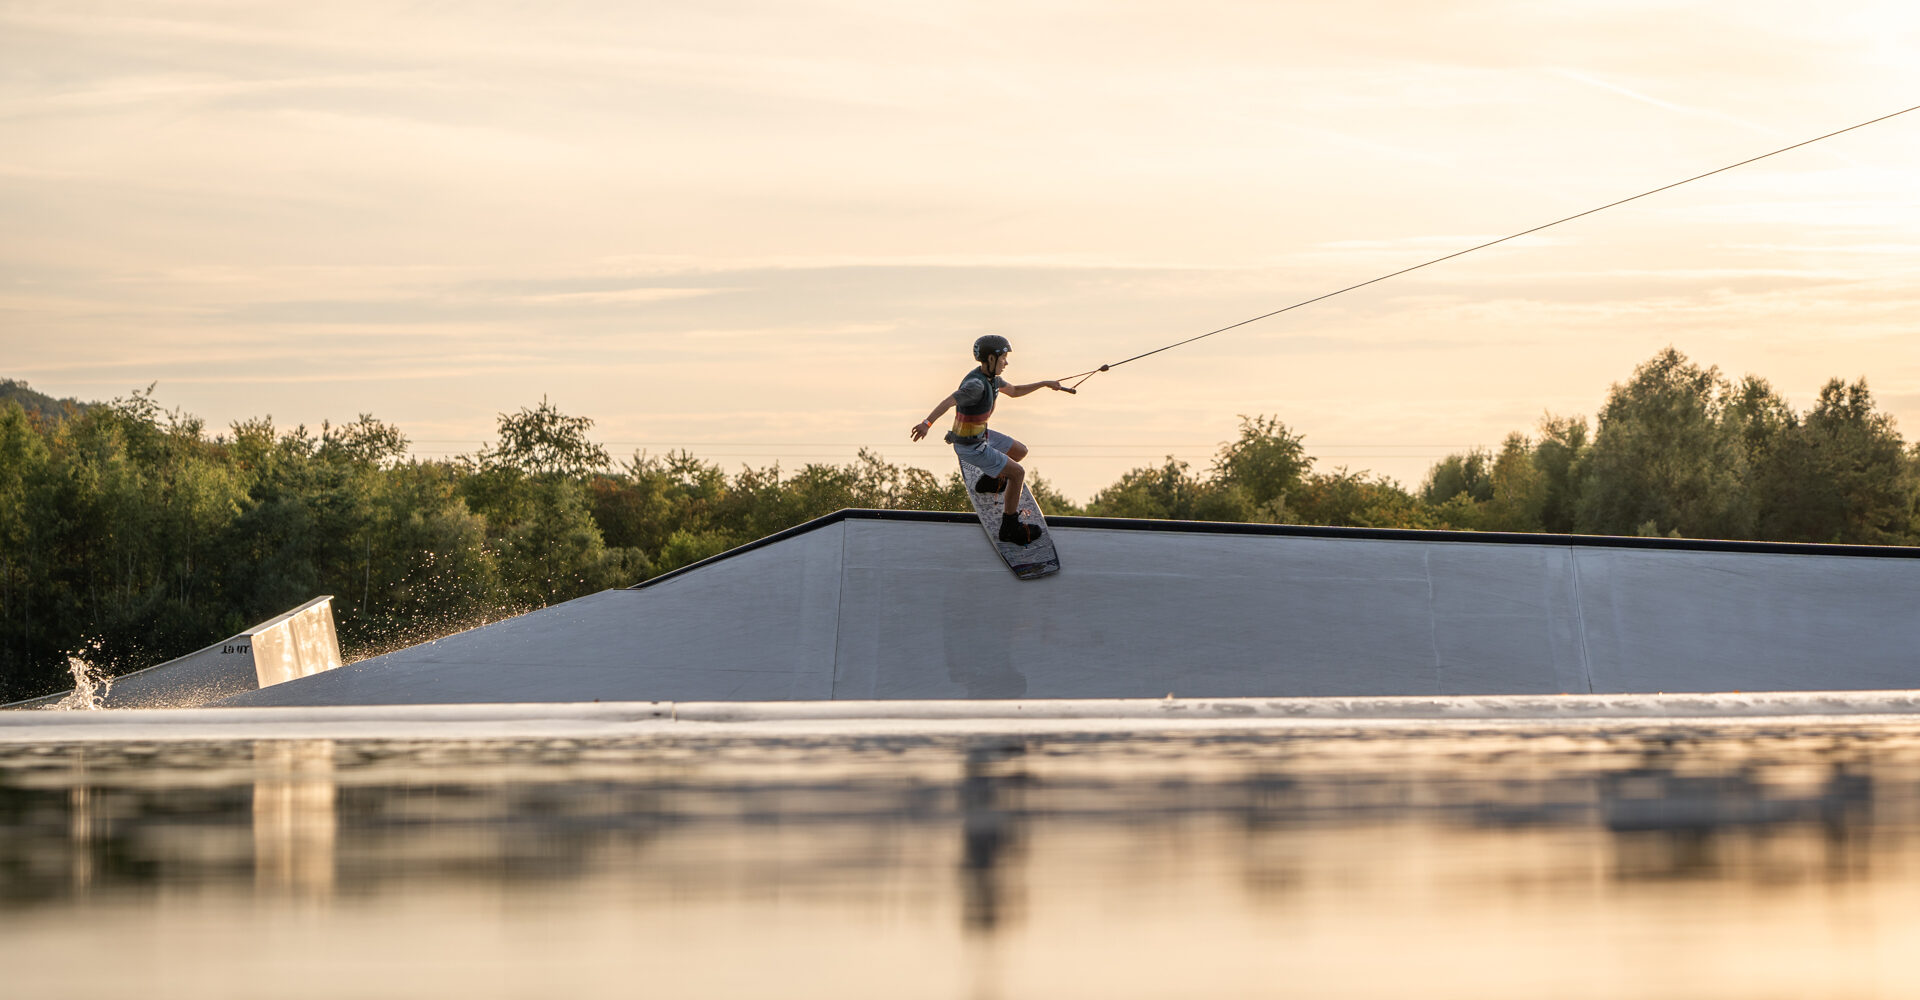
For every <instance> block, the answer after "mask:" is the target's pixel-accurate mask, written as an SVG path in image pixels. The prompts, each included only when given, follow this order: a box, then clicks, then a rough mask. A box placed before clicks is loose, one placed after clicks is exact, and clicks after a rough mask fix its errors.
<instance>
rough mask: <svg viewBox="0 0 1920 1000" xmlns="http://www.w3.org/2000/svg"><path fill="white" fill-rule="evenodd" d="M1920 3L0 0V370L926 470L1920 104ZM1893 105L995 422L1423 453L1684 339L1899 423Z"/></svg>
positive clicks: (1904, 396) (702, 449)
mask: <svg viewBox="0 0 1920 1000" xmlns="http://www.w3.org/2000/svg"><path fill="white" fill-rule="evenodd" d="M1916 52H1920V6H1917V5H1915V4H1913V3H1912V2H1911V0H1906V2H1886V3H1849V2H1845V0H1841V2H1835V3H1824V4H1808V3H1804V2H1770V0H1761V2H1754V0H1741V2H1737V3H1735V2H1712V3H1691V4H1688V3H1658V4H1655V3H1635V2H1623V0H1605V2H1584V0H1582V2H1567V0H1553V2H1541V3H1516V2H1481V0H1461V2H1443V3H1435V2H1366V0H1357V2H1356V0H1344V2H1340V3H1331V2H1329V3H1255V2H1212V0H1188V2H1182V3H1127V2H1113V0H1107V2H1100V3H1068V2H1044V0H1041V2H1036V0H1021V2H1018V3H973V4H956V3H952V2H940V3H920V2H912V0H846V2H806V0H780V2H762V0H699V2H691V0H687V2H682V0H643V2H639V3H614V2H577V3H568V2H549V3H540V4H524V3H484V2H472V3H459V4H440V3H434V4H419V3H404V2H393V0H382V2H377V3H372V2H368V3H362V2H357V0H329V2H326V3H319V4H315V3H265V2H233V3H220V2H208V3H190V2H180V3H174V2H147V3H119V2H107V3H87V2H74V0H62V2H50V3H33V2H18V0H0V234H4V235H3V236H0V377H12V378H19V379H24V380H26V381H28V382H29V383H31V384H32V385H33V387H34V388H36V389H39V390H40V391H42V392H47V393H50V394H53V395H56V396H78V397H80V398H83V399H106V398H112V397H114V396H120V395H125V394H127V393H128V392H130V391H131V390H133V389H135V388H138V387H143V386H145V385H146V384H147V383H149V382H158V383H159V386H158V390H157V398H158V399H159V400H160V401H161V402H162V403H163V404H164V405H167V406H169V407H172V406H178V407H180V408H182V409H184V410H186V411H188V412H190V413H193V414H197V415H199V416H201V417H203V418H205V419H206V420H207V422H208V424H209V425H210V426H211V427H213V428H221V427H224V426H225V425H226V424H228V423H229V422H231V421H235V420H239V419H243V418H247V417H251V416H259V415H264V414H271V415H272V416H273V417H274V419H275V420H276V421H277V422H278V423H281V424H283V425H289V426H290V425H292V424H296V423H306V424H308V425H317V424H318V423H319V422H320V421H321V420H323V419H331V420H334V421H336V422H338V421H343V420H350V419H352V418H353V417H354V416H356V415H357V414H359V413H362V412H368V413H372V414H373V415H375V416H376V417H379V418H381V419H383V420H387V421H390V422H393V423H396V424H398V425H399V426H400V427H401V428H402V429H403V430H404V431H405V432H406V433H407V434H408V435H410V436H411V437H412V438H413V440H414V447H415V450H416V453H418V454H420V455H422V456H429V457H431V456H443V455H449V454H454V453H460V452H468V451H472V450H473V449H474V448H476V447H477V446H479V445H480V444H481V443H483V442H485V441H488V440H490V439H491V438H492V435H493V426H494V419H495V416H496V414H498V413H499V412H501V411H510V410H515V409H518V408H520V407H522V406H529V405H532V404H534V403H537V402H538V401H539V400H540V399H541V397H542V396H543V395H544V396H546V397H548V398H549V399H551V400H552V401H553V402H554V403H555V404H556V405H557V406H558V407H559V408H560V409H562V410H563V411H565V412H568V413H571V414H577V415H583V416H588V417H592V418H593V419H594V420H595V421H597V426H596V428H595V433H596V434H597V436H598V437H599V439H600V440H602V441H603V442H605V443H606V444H607V446H608V448H609V450H611V451H613V452H614V453H615V454H616V455H618V456H624V455H626V454H629V453H631V452H633V451H635V450H638V449H643V448H644V449H646V450H648V451H652V452H661V451H664V450H667V449H670V448H678V447H685V448H689V449H691V450H692V451H694V452H695V453H696V454H699V455H701V456H703V457H706V458H709V459H712V460H715V461H719V462H721V463H723V464H724V465H726V466H727V467H728V468H729V469H734V468H737V467H738V466H739V465H740V464H742V463H747V464H752V465H755V466H763V465H767V464H770V463H772V462H775V461H778V462H780V463H781V464H782V465H783V466H786V467H789V468H791V467H795V466H797V465H799V464H801V463H804V462H807V461H833V462H839V461H845V460H846V459H848V458H850V457H852V455H853V453H854V451H855V449H856V448H858V447H860V446H863V445H864V446H869V447H872V448H874V449H875V450H876V451H878V452H879V453H880V454H881V455H882V456H884V457H885V458H887V459H889V460H892V461H896V462H902V463H912V464H918V465H924V466H926V467H929V468H934V469H938V470H941V471H942V472H944V471H945V470H946V469H948V468H949V467H950V465H951V462H952V457H951V453H950V451H949V450H948V449H947V448H945V447H944V446H942V445H939V444H937V443H936V442H935V441H931V440H930V441H928V442H925V443H921V444H912V443H910V442H909V441H908V440H907V431H908V428H909V427H910V426H911V425H912V424H913V423H914V422H915V421H916V420H918V419H919V418H920V417H922V416H924V415H925V414H926V412H927V411H928V410H929V409H930V408H931V407H932V406H933V404H934V403H935V402H937V401H938V400H939V399H940V398H941V397H942V396H944V395H945V394H946V393H947V392H949V391H950V390H951V389H952V388H953V386H954V384H955V383H956V382H957V381H958V380H959V378H960V376H961V375H962V374H963V373H964V371H965V370H966V369H967V368H968V367H969V366H970V365H971V364H972V361H971V359H970V358H969V356H968V347H969V345H970V344H971V342H972V341H973V339H974V338H975V337H976V336H979V335H980V334H982V333H988V332H997V333H1002V334H1004V335H1006V336H1007V337H1009V338H1011V339H1012V341H1013V343H1014V347H1015V351H1014V355H1013V366H1012V369H1011V370H1010V371H1009V372H1008V375H1009V377H1011V378H1012V379H1013V380H1015V381H1027V380H1032V379H1039V378H1048V377H1058V376H1061V375H1066V374H1070V373H1073V372H1076V371H1081V370H1084V369H1087V368H1092V367H1094V366H1096V365H1098V364H1099V363H1101V362H1103V361H1115V360H1119V359H1120V358H1123V357H1126V356H1129V355H1133V354H1137V353H1140V352H1141V351H1145V350H1149V349H1151V348H1153V347H1157V346H1160V345H1162V344H1165V343H1168V342H1170V341H1173V340H1178V339H1181V338H1184V337H1189V336H1192V335H1194V334H1197V333H1203V332H1206V331H1207V330H1211V329H1214V328H1217V327H1220V326H1225V325H1227V324H1229V323H1233V322H1237V321H1239V320H1243V319H1246V318H1248V317H1250V316H1254V315H1257V314H1260V313H1263V312H1268V311H1270V310H1273V309H1277V308H1280V307H1281V306H1284V305H1288V304H1290V303H1292V302H1295V301H1298V300H1301V299H1305V298H1309V297H1312V296H1315V295H1319V294H1322V293H1324V292H1327V291H1331V290H1333V289H1335V288H1339V287H1342V286H1345V285H1349V284H1352V283H1354V282H1357V281H1363V280H1366V279H1368V278H1372V277H1375V276H1377V275H1379V274H1383V273H1385V272H1388V271H1392V270H1396V269H1398V268H1401V267H1405V266H1407V265H1410V264H1414V263H1418V262H1420V261H1422V260H1425V259H1428V258H1431V257H1435V256H1438V255H1440V254H1443V253H1448V252H1451V251H1453V250H1457V249H1461V248H1463V247H1466V246H1470V245H1473V244H1475V243H1478V242H1483V241H1485V240H1487V239H1491V238H1495V237H1498V236H1502V235H1506V234H1508V233H1511V232H1515V231H1518V230H1522V229H1526V228H1528V227H1530V226H1534V225H1537V224H1540V223H1542V222H1546V221H1550V220H1552V219H1556V218H1559V217H1561V216H1565V215H1569V214H1572V213H1574V212H1578V211H1582V210H1584V209H1588V208H1592V207H1594V206H1596V205H1599V204H1602V203H1605V202H1608V201H1612V200H1614V199H1617V198H1620V197H1624V196H1626V195H1630V194H1635V193H1637V192H1640V191H1644V190H1646V189H1648V188H1652V187H1656V186H1658V185H1661V184H1665V183H1668V182H1671V181H1674V180H1678V179H1680V178H1683V177H1687V176H1690V175H1692V174H1696V173H1700V172H1702V171H1705V170H1710V169H1713V168H1715V167H1719V166H1723V165H1725V164H1728V163H1732V162H1734V161H1736V160H1740V159H1744V158H1746V157H1749V156H1753V155H1756V154H1758V153H1762V152H1766V151H1768V150H1771V149H1774V148H1777V147H1780V146H1784V145H1787V144H1789V143H1792V142H1796V141H1799V140H1802V139H1807V138H1811V137H1813V136H1815V135H1819V134H1821V133H1824V132H1829V131H1833V130H1834V129H1838V128H1843V127H1845V126H1848V125H1852V124H1855V123H1857V122H1860V121H1864V120H1866V119H1869V118H1873V117H1876V116H1879V115H1883V114H1887V113H1889V112H1893V111H1898V110H1900V109H1902V108H1905V107H1908V106H1910V105H1915V104H1920V58H1916V57H1915V53H1916ZM1916 306H1920V112H1915V113H1913V114H1911V115H1907V116H1904V117H1900V118H1896V119H1893V120H1892V121H1889V122H1885V123H1882V124H1879V125H1875V126H1873V127H1871V128H1869V129H1863V130H1861V131H1859V132H1854V133H1849V134H1848V135H1845V136H1841V137H1838V138H1836V139H1832V140H1829V141H1827V142H1825V143H1822V144H1819V145H1816V146H1813V147H1809V148H1807V149H1804V150H1799V151H1795V152H1792V153H1788V154H1785V155H1783V156H1780V157H1776V158H1773V159H1770V160H1766V161H1763V162H1762V163H1759V164H1755V165H1752V166H1749V167H1744V168H1742V169H1740V170H1738V171H1734V172H1730V173H1727V174H1722V175H1720V176H1717V177H1714V178H1711V179H1708V180H1705V181H1702V182H1699V183H1697V184H1693V185H1689V186H1687V187H1684V188H1681V189H1679V190H1676V191H1672V192H1667V193H1664V194H1661V195H1658V196H1655V197H1653V198H1650V199H1646V200H1644V201H1639V202H1635V203H1633V204H1631V205H1627V206H1623V207H1621V208H1617V209H1614V210H1611V211H1609V212H1607V213H1603V214H1601V215H1598V216H1595V217H1592V218H1588V219H1584V220H1580V221H1578V222H1574V223H1570V224H1568V225H1566V226H1563V227H1559V228H1557V229H1555V230H1552V231H1551V232H1549V233H1547V234H1543V235H1540V236H1534V237H1528V238H1525V239H1522V240H1518V241H1515V242H1513V243H1509V244H1505V245H1503V246H1501V247H1498V248H1494V249H1492V250H1488V251H1483V252H1481V253H1477V254H1473V255H1470V256H1468V257H1465V258H1462V259H1460V260H1456V261H1452V262H1449V263H1446V264H1442V265H1439V266H1436V267H1434V268H1430V269H1427V270H1424V271H1421V272H1419V273H1417V274H1415V275H1410V276H1407V277H1403V278H1398V279H1395V280H1393V281H1391V282H1387V283H1383V284H1381V285H1378V286H1374V287H1371V288H1368V289H1365V290H1362V291H1358V292H1354V293H1351V294H1348V295H1344V296H1341V297H1339V298H1336V299H1333V300H1330V301H1328V302H1325V303H1321V304H1318V305H1314V306H1309V307H1307V308H1304V309H1300V310H1297V311H1294V312H1291V313H1288V314H1286V315H1285V316H1281V317H1277V318H1275V319H1271V320H1266V321H1263V322H1260V323H1257V324H1253V325H1251V326H1248V327H1245V328H1242V329H1240V330H1236V331H1233V332H1232V333H1228V334H1223V335H1221V336H1218V337H1213V338H1209V339H1207V340H1204V341H1201V342H1199V343H1197V344H1193V345H1190V346H1187V347H1182V348H1179V349H1177V350H1174V351H1170V352H1168V353H1166V354H1162V355H1156V356H1155V357H1153V358H1150V359H1147V360H1145V361H1141V362H1137V363H1135V364H1132V365H1128V366H1126V367H1124V368H1121V369H1118V370H1116V371H1114V372H1112V373H1110V374H1107V375H1102V376H1099V377H1097V378H1095V379H1093V380H1092V381H1091V382H1089V383H1088V384H1087V386H1086V389H1085V391H1084V392H1083V393H1082V394H1081V395H1079V396H1077V397H1069V396H1065V395H1060V394H1055V393H1043V394H1039V395H1035V396H1029V397H1026V398H1023V399H1018V400H1007V401H1004V402H1003V403H1002V404H1001V408H1000V411H999V414H998V415H997V417H996V419H995V426H996V427H998V428H1000V429H1002V430H1005V431H1007V432H1009V433H1011V434H1013V435H1014V436H1016V437H1019V438H1021V439H1023V440H1025V441H1026V442H1027V443H1028V444H1029V445H1030V446H1031V447H1032V449H1033V457H1032V459H1031V460H1030V461H1029V462H1028V463H1027V464H1028V465H1029V466H1030V467H1032V468H1034V469H1035V470H1036V471H1037V472H1038V474H1039V475H1041V476H1042V477H1045V478H1046V479H1048V480H1050V481H1052V482H1053V483H1054V484H1055V485H1056V486H1057V487H1059V488H1060V489H1062V490H1063V491H1064V492H1065V493H1067V494H1068V495H1069V496H1071V497H1073V498H1074V499H1076V500H1085V499H1087V498H1088V497H1089V496H1090V495H1091V494H1092V492H1094V491H1095V490H1097V489H1098V488H1099V487H1101V486H1103V485H1105V484H1107V483H1109V482H1111V481H1113V480H1114V479H1115V478H1116V477H1117V476H1119V475H1120V474H1121V473H1122V472H1124V471H1125V470H1127V469H1128V468H1132V467H1135V466H1139V465H1145V464H1151V463H1154V462H1156V461H1157V460H1158V459H1160V458H1161V457H1162V456H1165V455H1168V454H1172V455H1175V456H1178V457H1180V458H1184V459H1188V460H1190V461H1193V462H1194V463H1195V464H1196V465H1198V466H1204V465H1205V463H1206V462H1207V460H1208V459H1209V457H1210V456H1211V455H1212V454H1213V452H1214V451H1215V449H1216V448H1217V447H1218V445H1219V444H1220V443H1221V442H1222V441H1224V440H1226V439H1227V438H1229V437H1231V436H1232V435H1233V433H1234V430H1235V427H1236V425H1237V416H1236V415H1238V414H1273V415H1277V416H1279V417H1280V418H1281V419H1282V420H1284V421H1285V422H1286V423H1287V424H1289V425H1290V426H1292V427H1293V428H1295V429H1296V430H1298V431H1300V432H1303V433H1304V434H1305V435H1306V438H1307V444H1308V448H1309V450H1310V452H1312V453H1313V454H1314V455H1316V456H1318V457H1319V458H1320V461H1321V467H1322V468H1331V467H1333V466H1338V465H1346V466H1349V467H1353V468H1368V469H1373V470H1376V471H1379V472H1383V473H1387V474H1389V475H1392V476H1395V477H1397V478H1399V479H1401V480H1402V481H1403V482H1405V483H1406V484H1407V485H1410V486H1411V485H1417V483H1418V481H1419V479H1420V478H1421V475H1422V474H1423V473H1424V471H1425V470H1426V468H1427V467H1428V465H1429V464H1430V463H1431V462H1432V461H1433V460H1434V459H1436V458H1438V457H1440V456H1441V455H1443V454H1445V453H1446V452H1448V451H1454V450H1461V449H1464V448H1467V447H1471V446H1475V445H1482V446H1489V447H1494V446H1497V445H1498V444H1499V441H1500V439H1501V438H1502V437H1503V436H1504V435H1505V434H1506V433H1507V432H1509V431H1515V430H1519V431H1531V430H1532V429H1533V428H1534V427H1535V425H1536V424H1537V423H1538V421H1539V419H1540V417H1541V415H1542V414H1543V413H1546V412H1553V413H1557V414H1586V415H1589V416H1591V415H1592V414H1594V413H1595V412H1597V410H1598V409H1599V407H1600V405H1601V403H1602V402H1603V401H1604V398H1605V394H1606V391H1607V388H1608V386H1609V384H1611V383H1614V382H1618V381H1621V380H1622V379H1624V378H1626V377H1627V376H1628V375H1629V374H1630V373H1631V371H1632V369H1633V367H1634V365H1635V364H1637V363H1639V362H1641V361H1644V360H1645V359H1646V358H1648V357H1649V356H1651V355H1652V354H1653V353H1654V352H1655V351H1657V350H1658V349H1660V348H1661V347H1664V346H1666V345H1668V344H1671V345H1673V346H1675V347H1678V348H1679V349H1680V350H1681V351H1683V352H1685V353H1687V354H1688V355H1689V356H1691V357H1693V358H1694V359H1695V360H1698V361H1701V362H1703V363H1709V364H1716V365H1719V366H1720V367H1721V368H1722V369H1723V370H1726V371H1727V372H1729V373H1730V374H1733V375H1735V376H1738V375H1740V374H1744V373H1748V372H1751V373H1754V374H1757V375H1761V376H1763V377H1765V378H1767V379H1769V380H1770V381H1772V382H1773V383H1774V385H1775V386H1776V387H1777V388H1778V389H1780V390H1781V391H1782V392H1783V393H1785V394H1786V395H1787V396H1788V398H1789V399H1790V400H1792V401H1793V402H1794V403H1795V404H1796V405H1798V406H1801V407H1804V406H1806V405H1807V404H1808V403H1809V401H1810V400H1811V398H1812V396H1813V394H1814V393H1815V392H1816V391H1817V390H1818V388H1819V385H1820V383H1821V382H1823V381H1824V380H1825V379H1826V378H1828V377H1830V376H1843V377H1846V378H1849V379H1851V378H1855V377H1860V376H1865V377H1867V379H1868V380H1869V382H1870V384H1871V385H1872V387H1873V389H1874V391H1875V393H1876V396H1877V397H1878V399H1879V401H1880V403H1881V405H1882V406H1883V407H1885V408H1887V409H1888V410H1890V411H1891V412H1893V413H1894V414H1895V415H1896V416H1897V417H1898V418H1899V419H1900V421H1901V426H1902V429H1903V431H1904V432H1905V433H1906V434H1907V435H1908V436H1909V437H1910V438H1912V437H1915V436H1920V336H1916V333H1920V329H1917V328H1920V309H1916Z"/></svg>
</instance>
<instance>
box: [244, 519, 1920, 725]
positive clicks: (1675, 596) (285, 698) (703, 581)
mask: <svg viewBox="0 0 1920 1000" xmlns="http://www.w3.org/2000/svg"><path fill="white" fill-rule="evenodd" d="M942 517H944V515H930V514H920V515H915V516H907V515H906V514H899V515H888V514H884V513H878V512H843V515H835V516H832V517H829V518H824V519H822V520H821V521H819V522H814V523H812V524H809V525H806V526H802V527H801V528H799V529H794V530H792V531H789V532H785V533H782V534H781V535H777V536H773V537H772V538H770V539H767V540H763V542H762V543H758V544H757V545H756V546H754V547H750V548H747V549H743V550H736V552H735V553H733V554H729V555H724V556H722V557H717V558H715V559H713V560H709V561H708V562H706V563H704V564H700V565H696V566H694V567H690V568H688V569H686V570H682V571H677V572H675V573H673V574H669V575H667V576H665V577H662V578H659V579H658V580H656V581H649V583H648V584H646V585H643V586H642V587H640V588H637V589H632V590H621V591H607V592H604V593H601V594H595V595H592V596H590V597H585V598H581V599H579V600H576V601H571V602H568V603H566V604H561V605H556V606H554V607H551V608H546V609H543V610H541V611H536V612H533V613H531V614H527V615H522V616H519V617H517V618H513V619H508V620H506V621H502V622H498V623H495V624H492V625H488V626H485V627H483V628H479V629H475V630H472V631H469V632H465V633H461V634H459V635H456V636H451V637H449V638H446V639H442V640H440V641H438V642H435V643H430V644H427V645H423V646H416V647H413V648H410V649H405V650H401V651H399V652H396V653H391V654H388V655H386V656H382V657H377V658H375V659H371V660H367V661H364V662H362V663H358V664H353V665H350V666H348V667H344V668H341V669H339V670H335V671H330V672H328V673H325V674H319V675H316V676H313V677H308V678H303V679H299V680H294V681H290V682H288V683H285V684H281V685H277V686H274V687H271V688H265V689H262V690H259V691H254V692H249V693H247V694H244V695H240V696H237V697H235V698H231V699H228V700H227V701H226V702H223V704H232V705H240V704H246V705H274V704H282V705H329V704H421V703H432V702H539V701H591V700H594V699H600V700H603V701H612V700H662V701H784V700H826V699H949V698H951V699H1020V698H1026V699H1033V698H1160V697H1164V696H1166V695H1168V694H1172V695H1174V696H1176V697H1190V698H1230V697H1288V696H1356V697H1363V696H1395V695H1402V696H1404V695H1415V696H1419V695H1475V694H1559V693H1570V694H1589V693H1640V692H1655V691H1669V692H1692V691H1819V690H1884V689H1905V688H1913V687H1920V683H1916V682H1917V681H1920V653H1917V652H1916V651H1920V622H1917V621H1916V620H1915V616H1913V615H1912V614H1911V611H1910V609H1911V608H1913V607H1914V606H1915V605H1916V603H1920V559H1913V558H1888V557H1875V556H1874V555H1873V554H1866V555H1863V554H1833V552H1834V551H1837V550H1831V549H1815V548H1809V547H1787V546H1749V547H1747V549H1748V550H1733V549H1725V550H1715V549H1713V548H1712V543H1700V544H1699V545H1695V546H1691V547H1689V546H1688V545H1687V544H1685V543H1666V542H1654V541H1642V542H1636V541H1634V540H1620V541H1618V542H1617V543H1614V542H1609V541H1608V540H1604V539H1584V540H1577V541H1569V540H1564V539H1563V540H1559V541H1556V540H1555V539H1554V538H1553V537H1552V536H1546V537H1544V538H1542V539H1541V540H1540V541H1533V540H1531V539H1528V538H1515V537H1513V536H1506V537H1498V536H1476V535H1473V534H1471V533H1441V532H1367V531H1363V530H1357V529H1279V528H1273V527H1271V526H1268V527H1266V528H1264V529H1261V528H1256V527H1253V526H1249V527H1246V528H1244V529H1236V528H1234V527H1231V526H1217V525H1216V526H1194V527H1195V529H1196V530H1173V531H1169V530H1158V529H1154V530H1148V529H1147V528H1145V527H1143V526H1142V525H1141V524H1140V523H1137V522H1104V521H1101V520H1099V519H1092V518H1056V519H1054V527H1053V531H1054V532H1055V534H1056V535H1057V540H1058V542H1057V543H1058V545H1059V547H1060V550H1061V552H1062V554H1063V560H1064V562H1065V564H1066V568H1065V570H1064V571H1063V572H1061V573H1060V574H1059V575H1057V576H1052V577H1047V578H1045V579H1042V580H1037V581H1026V582H1023V581H1020V580H1017V579H1015V578H1013V577H1012V576H1011V575H1010V574H1008V573H1007V571H1006V568H1005V567H1004V566H1003V565H1002V564H1001V562H1000V561H999V560H998V559H997V558H995V557H994V554H993V553H992V551H991V550H990V549H988V548H987V547H986V545H985V544H984V543H983V542H982V540H981V538H980V529H979V527H978V526H977V524H976V522H975V520H974V519H973V518H972V517H969V516H965V515H955V516H954V517H953V518H951V519H947V520H941V519H939V518H942ZM1062 522H1065V523H1062ZM1198 529H1204V530H1198ZM1893 554H1901V553H1891V552H1884V551H1883V552H1881V553H1880V555H1881V556H1886V555H1893Z"/></svg>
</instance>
